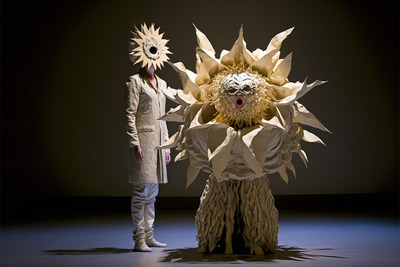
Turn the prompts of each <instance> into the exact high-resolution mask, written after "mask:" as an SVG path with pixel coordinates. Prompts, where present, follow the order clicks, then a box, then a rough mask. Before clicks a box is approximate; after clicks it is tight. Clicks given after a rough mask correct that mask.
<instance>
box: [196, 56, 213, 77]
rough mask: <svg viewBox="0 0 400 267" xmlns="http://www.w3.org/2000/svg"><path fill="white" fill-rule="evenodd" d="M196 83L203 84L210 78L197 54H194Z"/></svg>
mask: <svg viewBox="0 0 400 267" xmlns="http://www.w3.org/2000/svg"><path fill="white" fill-rule="evenodd" d="M196 72H197V76H196V79H195V82H196V84H198V85H203V84H205V83H207V82H208V81H209V80H210V75H209V74H208V72H207V69H206V66H205V65H204V63H203V62H202V61H201V59H200V56H199V54H196Z"/></svg>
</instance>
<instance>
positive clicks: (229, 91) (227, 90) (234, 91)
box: [225, 86, 238, 95]
mask: <svg viewBox="0 0 400 267" xmlns="http://www.w3.org/2000/svg"><path fill="white" fill-rule="evenodd" d="M225 91H226V92H228V94H230V95H234V94H236V92H237V91H238V90H237V89H236V88H235V87H231V86H229V87H225Z"/></svg>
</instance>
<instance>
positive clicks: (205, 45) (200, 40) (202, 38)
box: [193, 24, 215, 56]
mask: <svg viewBox="0 0 400 267" xmlns="http://www.w3.org/2000/svg"><path fill="white" fill-rule="evenodd" d="M193 26H194V28H195V29H196V36H197V45H198V46H199V47H200V48H201V49H203V50H208V51H210V52H211V54H212V55H214V56H215V50H214V48H213V46H212V44H211V42H210V41H209V40H208V38H207V36H206V35H205V34H204V33H202V32H201V31H200V30H199V29H197V27H196V25H194V24H193Z"/></svg>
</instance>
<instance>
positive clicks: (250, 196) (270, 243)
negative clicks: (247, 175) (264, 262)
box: [240, 177, 279, 254]
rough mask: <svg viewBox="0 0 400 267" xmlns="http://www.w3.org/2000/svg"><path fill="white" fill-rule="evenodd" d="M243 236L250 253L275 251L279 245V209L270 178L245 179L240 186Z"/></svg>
mask: <svg viewBox="0 0 400 267" xmlns="http://www.w3.org/2000/svg"><path fill="white" fill-rule="evenodd" d="M240 200H241V204H240V210H241V213H242V216H243V222H244V229H243V238H244V240H245V243H246V245H247V246H249V247H250V253H251V254H253V253H255V254H263V253H264V252H267V251H272V252H275V250H276V247H277V245H278V230H279V226H278V211H277V209H276V208H275V205H274V203H275V200H274V197H273V195H272V193H271V190H270V188H269V179H268V178H267V177H261V178H257V179H253V180H251V181H248V180H243V181H242V186H241V187H240Z"/></svg>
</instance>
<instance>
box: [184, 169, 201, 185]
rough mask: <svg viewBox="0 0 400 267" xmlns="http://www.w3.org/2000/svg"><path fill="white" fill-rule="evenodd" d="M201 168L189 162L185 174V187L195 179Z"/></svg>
mask: <svg viewBox="0 0 400 267" xmlns="http://www.w3.org/2000/svg"><path fill="white" fill-rule="evenodd" d="M200 170H201V168H197V167H194V166H192V165H191V164H189V167H188V170H187V174H186V188H188V187H189V185H191V184H192V183H193V181H194V180H195V179H196V177H197V175H198V174H199V172H200Z"/></svg>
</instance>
